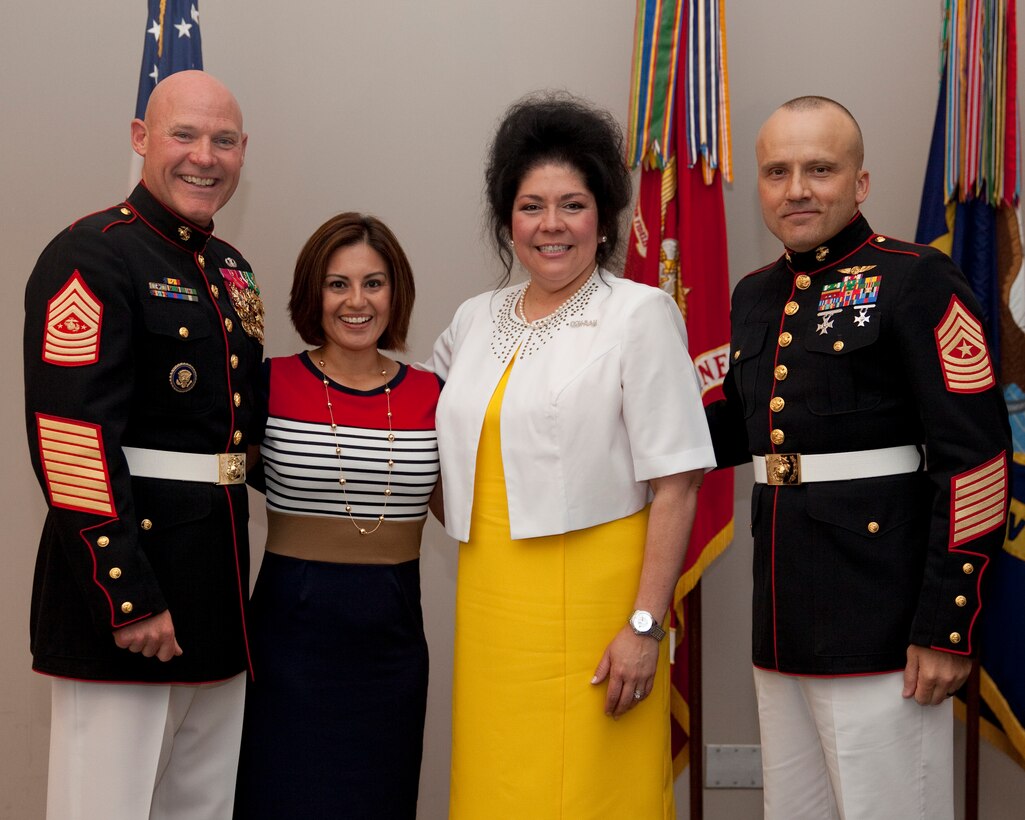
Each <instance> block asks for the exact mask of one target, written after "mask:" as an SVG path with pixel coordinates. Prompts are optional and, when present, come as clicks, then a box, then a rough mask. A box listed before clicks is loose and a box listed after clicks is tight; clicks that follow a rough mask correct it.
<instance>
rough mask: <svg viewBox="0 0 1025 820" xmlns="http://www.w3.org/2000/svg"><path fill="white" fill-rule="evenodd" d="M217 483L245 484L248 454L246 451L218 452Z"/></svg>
mask: <svg viewBox="0 0 1025 820" xmlns="http://www.w3.org/2000/svg"><path fill="white" fill-rule="evenodd" d="M217 483H218V484H245V483H246V456H245V453H218V454H217Z"/></svg>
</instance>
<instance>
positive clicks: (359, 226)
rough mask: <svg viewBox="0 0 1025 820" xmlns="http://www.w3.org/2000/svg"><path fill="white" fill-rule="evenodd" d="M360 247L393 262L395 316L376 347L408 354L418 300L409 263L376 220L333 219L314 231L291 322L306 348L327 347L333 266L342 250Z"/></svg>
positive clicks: (302, 254)
mask: <svg viewBox="0 0 1025 820" xmlns="http://www.w3.org/2000/svg"><path fill="white" fill-rule="evenodd" d="M360 243H366V244H367V245H369V246H370V247H371V248H373V249H374V250H375V251H377V252H378V253H379V254H381V257H382V258H383V259H384V261H385V262H386V263H387V264H388V276H389V278H390V280H391V316H390V318H389V320H388V327H387V328H386V329H385V331H384V333H382V334H381V338H380V339H378V340H377V346H378V347H380V348H382V349H384V350H398V351H402V350H405V349H406V333H407V332H408V331H409V317H410V314H412V312H413V300H414V299H415V298H416V286H415V285H414V284H413V270H412V268H411V267H410V265H409V259H407V258H406V254H405V252H404V251H403V250H402V246H401V245H400V244H399V240H398V239H396V238H395V234H393V233H392V232H391V229H389V227H388V226H387V225H385V224H384V223H383V222H382V221H381V220H380V219H378V218H377V217H374V216H369V215H365V214H360V213H355V212H353V211H349V212H347V213H343V214H338V215H337V216H333V217H331V218H330V219H329V220H328V221H327V222H325V223H324V224H323V225H321V226H320V227H319V228H317V230H315V231H314V232H313V235H312V236H311V237H310V238H309V239H307V240H306V244H305V245H304V246H303V249H302V250H301V251H299V258H298V259H296V261H295V276H294V277H293V279H292V292H291V294H290V295H289V299H288V313H289V316H290V317H291V319H292V324H293V325H294V326H295V329H296V331H297V332H298V333H299V335H300V336H301V337H302V340H303V341H304V342H306V344H309V345H322V344H324V328H323V325H322V324H321V323H322V321H323V319H322V312H323V306H324V276H325V275H326V274H327V266H328V262H330V261H331V256H332V255H333V254H334V252H335V251H337V250H338V249H339V248H344V247H347V246H348V245H358V244H360Z"/></svg>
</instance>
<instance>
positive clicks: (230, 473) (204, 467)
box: [121, 447, 246, 484]
mask: <svg viewBox="0 0 1025 820" xmlns="http://www.w3.org/2000/svg"><path fill="white" fill-rule="evenodd" d="M121 449H122V450H123V451H124V454H125V459H127V461H128V471H129V472H130V473H131V474H132V475H133V476H134V477H136V478H163V479H166V480H169V481H198V482H201V483H203V484H245V483H246V457H245V454H244V453H214V454H212V455H207V454H206V453H179V452H175V451H173V450H149V449H146V448H144V447H122V448H121Z"/></svg>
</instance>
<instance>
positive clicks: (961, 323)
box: [935, 296, 996, 393]
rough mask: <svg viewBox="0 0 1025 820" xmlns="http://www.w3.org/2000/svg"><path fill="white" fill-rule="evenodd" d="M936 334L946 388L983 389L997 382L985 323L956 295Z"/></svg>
mask: <svg viewBox="0 0 1025 820" xmlns="http://www.w3.org/2000/svg"><path fill="white" fill-rule="evenodd" d="M935 334H936V350H937V352H938V353H939V356H940V367H941V368H942V370H943V379H944V381H945V382H946V384H947V390H949V391H950V392H951V393H981V392H982V391H983V390H988V389H989V388H990V387H992V386H993V385H994V384H996V379H995V378H994V376H993V365H992V363H991V362H990V358H989V350H988V348H987V347H986V334H985V333H984V332H983V330H982V323H981V322H980V321H979V320H978V319H976V318H975V316H974V315H972V312H971V311H970V310H968V308H966V307H965V306H964V304H963V303H962V302H961V300H960V299H958V298H957V296H951V297H950V305H949V306H948V307H947V313H946V315H945V316H944V317H943V320H942V321H941V322H940V323H939V324H938V325H937V326H936V328H935Z"/></svg>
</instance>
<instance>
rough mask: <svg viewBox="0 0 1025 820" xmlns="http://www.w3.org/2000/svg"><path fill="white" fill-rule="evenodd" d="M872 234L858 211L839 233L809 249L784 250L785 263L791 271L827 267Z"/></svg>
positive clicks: (860, 244) (865, 240)
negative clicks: (799, 250)
mask: <svg viewBox="0 0 1025 820" xmlns="http://www.w3.org/2000/svg"><path fill="white" fill-rule="evenodd" d="M871 236H872V229H871V228H870V227H869V225H868V221H867V220H866V219H865V217H864V216H862V215H861V212H860V211H859V212H858V213H857V215H856V216H855V217H854V219H852V220H851V221H850V222H848V223H847V225H846V226H845V227H844V229H843V230H842V231H840V233H838V234H837V235H836V236H834V237H833V238H832V239H830V240H828V241H827V242H823V243H822V244H821V245H819V246H818V247H815V248H812V249H811V250H810V251H802V252H801V253H798V252H797V251H792V250H790V249H789V248H788V249H787V251H786V260H787V265H788V266H789V267H790V269H791V270H792V271H805V272H808V273H813V272H814V271H817V270H820V269H822V268H829V267H832V266H833V265H835V264H836V263H837V262H839V261H840V260H841V259H843V258H844V257H846V256H847V255H848V254H850V253H852V252H853V251H855V250H857V249H858V248H860V247H861V246H862V245H864V244H865V243H866V242H867V241H868V240H869V239H870V238H871Z"/></svg>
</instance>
